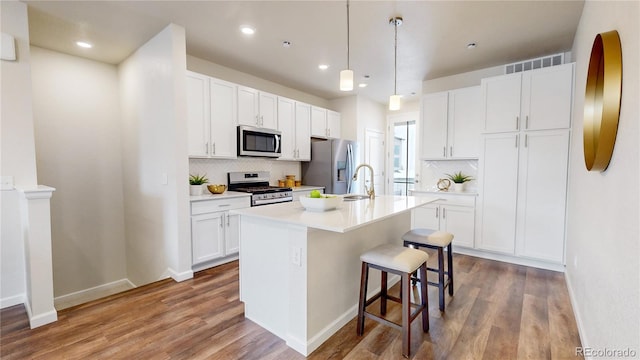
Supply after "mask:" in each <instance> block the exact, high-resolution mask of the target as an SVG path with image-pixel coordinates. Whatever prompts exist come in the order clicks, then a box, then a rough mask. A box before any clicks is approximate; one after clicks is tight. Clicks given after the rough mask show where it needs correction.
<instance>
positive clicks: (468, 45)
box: [467, 42, 477, 49]
mask: <svg viewBox="0 0 640 360" xmlns="http://www.w3.org/2000/svg"><path fill="white" fill-rule="evenodd" d="M476 46H477V44H476V43H474V42H472V43H468V44H467V49H475V48H476Z"/></svg>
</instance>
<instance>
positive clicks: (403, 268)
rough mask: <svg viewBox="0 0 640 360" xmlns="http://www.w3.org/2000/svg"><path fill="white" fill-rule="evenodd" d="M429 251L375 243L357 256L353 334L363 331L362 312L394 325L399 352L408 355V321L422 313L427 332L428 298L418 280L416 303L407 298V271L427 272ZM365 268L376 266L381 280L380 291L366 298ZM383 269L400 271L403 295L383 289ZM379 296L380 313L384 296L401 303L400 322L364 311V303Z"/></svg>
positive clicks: (423, 325)
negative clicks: (399, 334)
mask: <svg viewBox="0 0 640 360" xmlns="http://www.w3.org/2000/svg"><path fill="white" fill-rule="evenodd" d="M428 259H429V255H428V254H427V253H426V252H424V251H420V250H416V249H411V248H407V247H403V246H398V245H391V244H384V245H380V246H378V247H375V248H373V249H371V250H369V251H367V252H365V253H364V254H362V255H361V256H360V260H361V261H362V273H361V276H360V302H359V303H358V327H357V329H356V330H357V334H358V336H362V334H363V333H364V318H365V316H366V317H368V318H370V319H372V320H375V321H378V322H379V323H382V324H385V325H389V326H391V327H393V328H395V329H398V330H400V331H402V355H403V356H404V357H407V358H408V357H409V352H410V347H411V322H413V320H414V319H415V318H416V317H418V315H420V314H422V330H423V331H424V332H429V301H428V299H427V285H426V284H424V283H422V282H421V283H420V285H421V286H420V299H421V302H420V304H415V303H413V302H411V299H410V294H411V293H410V283H411V274H413V273H414V272H416V271H420V276H422V277H423V278H426V276H427V260H428ZM369 268H374V269H378V270H380V271H381V272H382V273H381V284H380V292H378V293H377V294H375V295H374V296H373V297H372V298H371V299H369V300H367V283H368V281H369ZM387 273H392V274H397V275H400V279H401V287H402V293H404V294H406V295H405V296H404V297H402V295H401V298H397V297H395V296H390V295H389V294H388V293H387ZM378 298H380V314H381V315H382V316H384V315H386V313H387V300H391V301H395V302H398V303H401V304H402V324H397V323H395V322H392V321H389V320H387V319H385V318H384V317H380V316H376V315H374V314H372V313H370V312H368V311H367V306H369V305H371V303H373V302H374V301H376V300H377V299H378ZM411 307H416V310H415V312H413V313H412V312H411Z"/></svg>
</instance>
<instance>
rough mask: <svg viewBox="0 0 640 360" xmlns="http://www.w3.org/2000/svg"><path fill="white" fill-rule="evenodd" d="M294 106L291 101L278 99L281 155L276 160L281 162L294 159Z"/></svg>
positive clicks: (293, 102)
mask: <svg viewBox="0 0 640 360" xmlns="http://www.w3.org/2000/svg"><path fill="white" fill-rule="evenodd" d="M295 106H296V104H295V101H293V100H291V99H287V98H282V97H281V98H278V130H279V131H280V132H281V133H282V138H281V141H280V144H281V147H282V155H281V156H280V157H279V158H278V159H281V160H295V158H296V127H295Z"/></svg>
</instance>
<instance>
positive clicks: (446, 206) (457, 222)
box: [411, 195, 475, 248]
mask: <svg viewBox="0 0 640 360" xmlns="http://www.w3.org/2000/svg"><path fill="white" fill-rule="evenodd" d="M438 197H445V198H446V200H441V201H436V202H434V203H431V204H427V205H424V206H421V207H419V208H416V209H414V210H413V213H412V216H411V227H412V228H413V229H416V228H426V229H432V230H441V231H446V232H450V233H452V234H453V236H454V238H453V245H454V246H463V247H468V248H473V245H474V241H473V239H474V233H475V225H474V224H475V196H465V195H462V196H460V195H449V196H448V197H447V196H446V195H444V196H441V195H438Z"/></svg>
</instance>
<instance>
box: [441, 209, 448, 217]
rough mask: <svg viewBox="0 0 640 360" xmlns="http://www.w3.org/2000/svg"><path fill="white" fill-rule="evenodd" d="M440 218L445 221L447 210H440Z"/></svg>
mask: <svg viewBox="0 0 640 360" xmlns="http://www.w3.org/2000/svg"><path fill="white" fill-rule="evenodd" d="M442 218H443V219H446V218H447V209H445V208H442Z"/></svg>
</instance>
